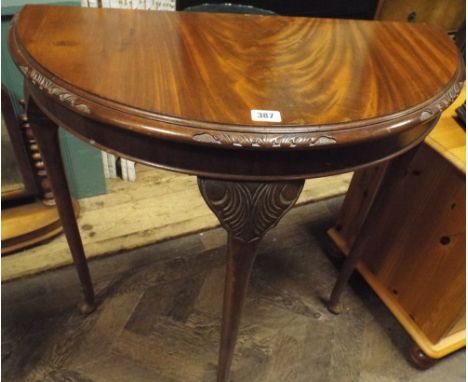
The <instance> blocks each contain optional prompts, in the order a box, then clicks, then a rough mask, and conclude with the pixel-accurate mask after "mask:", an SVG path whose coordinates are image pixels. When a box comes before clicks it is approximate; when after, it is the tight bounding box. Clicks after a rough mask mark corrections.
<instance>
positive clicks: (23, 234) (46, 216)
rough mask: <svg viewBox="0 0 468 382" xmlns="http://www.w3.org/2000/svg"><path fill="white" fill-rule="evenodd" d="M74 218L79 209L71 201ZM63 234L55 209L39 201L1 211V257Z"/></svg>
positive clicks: (76, 203)
mask: <svg viewBox="0 0 468 382" xmlns="http://www.w3.org/2000/svg"><path fill="white" fill-rule="evenodd" d="M73 207H74V210H75V216H76V217H78V215H79V211H80V207H79V204H78V202H77V201H76V200H73ZM62 232H63V229H62V224H61V222H60V218H59V215H58V211H57V208H55V207H50V206H46V205H44V203H42V202H41V201H36V202H32V203H28V204H23V205H19V206H16V207H10V208H6V209H4V210H2V255H7V254H11V253H14V252H17V251H19V250H22V249H25V248H29V247H31V246H33V245H36V244H39V243H42V242H44V241H46V240H48V239H50V238H52V237H54V236H56V235H58V234H60V233H62Z"/></svg>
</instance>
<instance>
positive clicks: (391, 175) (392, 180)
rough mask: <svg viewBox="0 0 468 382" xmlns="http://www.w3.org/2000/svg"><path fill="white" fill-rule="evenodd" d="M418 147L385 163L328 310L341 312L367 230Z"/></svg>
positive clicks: (367, 238)
mask: <svg viewBox="0 0 468 382" xmlns="http://www.w3.org/2000/svg"><path fill="white" fill-rule="evenodd" d="M418 148H419V145H418V146H416V147H415V148H412V149H411V150H409V151H407V152H406V153H404V154H402V155H400V156H398V157H397V158H395V159H393V160H391V161H390V162H389V163H388V164H387V169H386V170H385V174H384V176H383V179H382V182H381V184H380V186H379V189H378V191H377V194H376V195H375V198H374V201H373V203H372V204H371V206H370V208H369V212H368V214H367V217H366V219H365V221H364V223H363V225H362V227H361V230H360V232H359V235H358V236H357V238H356V240H355V241H354V243H353V245H352V246H351V249H350V251H349V254H348V257H347V258H346V260H345V262H344V264H343V266H342V268H341V270H340V273H339V275H338V280H337V281H336V283H335V286H334V287H333V291H332V293H331V296H330V300H329V301H328V303H327V308H328V310H329V311H330V312H332V313H334V314H340V313H341V312H342V310H343V306H342V304H341V302H340V298H341V294H342V293H343V290H344V287H345V286H346V284H347V283H348V281H349V279H350V277H351V275H352V274H353V272H354V270H355V268H356V266H357V264H358V263H359V261H360V260H361V259H362V257H363V255H364V253H365V251H366V248H367V243H368V240H369V238H370V236H369V232H372V229H373V227H374V226H376V225H377V224H378V222H379V220H380V219H381V212H382V210H383V208H384V207H385V205H386V202H387V200H389V197H390V196H391V194H392V193H393V190H394V188H395V186H396V184H397V182H398V181H399V180H400V179H402V178H403V177H404V176H406V173H407V170H408V167H409V164H410V162H411V161H412V159H413V158H414V155H415V154H416V152H417V150H418Z"/></svg>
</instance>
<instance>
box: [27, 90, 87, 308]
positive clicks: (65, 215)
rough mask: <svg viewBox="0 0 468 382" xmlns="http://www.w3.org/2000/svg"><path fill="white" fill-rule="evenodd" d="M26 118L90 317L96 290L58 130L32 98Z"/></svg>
mask: <svg viewBox="0 0 468 382" xmlns="http://www.w3.org/2000/svg"><path fill="white" fill-rule="evenodd" d="M27 115H28V119H29V123H30V126H31V129H32V131H33V133H34V136H35V137H36V140H37V143H38V145H39V149H40V152H41V154H42V158H43V160H44V165H45V166H47V173H48V175H49V179H50V182H51V186H52V189H53V193H54V197H55V201H56V205H57V209H58V213H59V216H60V220H61V222H62V225H63V231H64V233H65V236H66V237H67V242H68V246H69V248H70V252H71V255H72V257H73V261H74V263H75V266H76V269H77V272H78V277H79V279H80V281H81V285H82V288H83V294H84V302H83V303H82V304H80V311H81V312H82V313H85V314H87V313H91V312H92V311H93V310H94V309H95V304H94V289H93V284H92V282H91V277H90V275H89V269H88V264H87V262H86V257H85V254H84V250H83V244H82V242H81V237H80V231H79V229H78V224H77V222H76V218H75V213H74V209H73V200H72V197H71V195H70V190H69V189H68V184H67V178H66V175H65V170H64V168H63V163H62V157H61V153H60V146H59V141H58V139H59V138H58V126H57V125H56V124H55V123H54V122H52V121H51V120H50V119H49V118H47V117H46V116H45V115H44V114H43V113H42V112H41V111H40V110H39V109H38V108H37V106H36V104H35V103H34V102H33V101H31V99H30V98H29V97H28V99H27Z"/></svg>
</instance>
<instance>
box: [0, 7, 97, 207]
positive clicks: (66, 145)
mask: <svg viewBox="0 0 468 382" xmlns="http://www.w3.org/2000/svg"><path fill="white" fill-rule="evenodd" d="M26 3H28V4H33V3H34V4H45V3H51V2H50V1H47V0H3V1H2V71H1V72H2V83H3V84H4V85H5V86H6V87H7V88H8V90H9V91H10V93H11V94H12V97H13V104H14V107H15V110H16V112H17V113H18V114H19V113H20V112H21V111H22V110H21V106H20V105H19V103H18V100H19V99H21V98H22V97H23V76H22V75H21V73H20V71H19V70H18V69H17V68H16V66H15V64H14V63H13V60H12V59H11V56H10V54H9V51H8V45H7V37H8V25H9V23H10V20H9V17H8V16H11V15H13V14H14V13H15V12H17V11H18V10H19V9H20V8H21V6H23V5H24V4H26ZM51 4H61V5H70V6H76V5H80V3H79V2H76V1H68V2H61V3H57V2H54V3H51ZM60 144H61V149H62V154H63V159H64V164H65V169H66V172H67V177H68V181H69V185H70V189H71V192H72V194H73V196H75V197H76V198H84V197H88V196H93V195H99V194H104V193H106V182H105V180H104V171H103V169H102V160H101V153H100V151H99V150H97V149H96V148H94V147H92V146H90V145H88V144H87V143H84V142H82V141H80V140H78V139H77V138H75V137H73V136H72V135H71V134H69V133H67V132H66V131H64V130H62V129H61V130H60Z"/></svg>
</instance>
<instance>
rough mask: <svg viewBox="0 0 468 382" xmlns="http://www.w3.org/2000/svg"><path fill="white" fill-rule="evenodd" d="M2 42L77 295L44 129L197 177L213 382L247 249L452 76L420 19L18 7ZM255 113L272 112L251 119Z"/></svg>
mask: <svg viewBox="0 0 468 382" xmlns="http://www.w3.org/2000/svg"><path fill="white" fill-rule="evenodd" d="M149 36H151V38H149ZM9 43H10V48H11V51H12V56H13V58H14V59H15V61H16V63H17V65H18V66H19V68H20V69H21V70H22V72H23V73H24V75H25V78H26V82H25V89H26V92H27V94H28V96H29V97H28V101H29V103H30V105H32V107H31V108H29V107H28V115H29V113H32V114H33V115H29V118H30V120H31V123H33V122H32V121H33V120H36V119H45V120H47V121H48V122H47V123H46V124H45V126H46V127H39V126H40V124H39V123H37V124H35V125H34V126H35V127H34V128H33V130H34V132H35V134H36V135H37V138H38V141H39V144H40V147H41V149H42V150H43V156H44V160H45V166H46V168H47V170H48V173H49V175H50V177H51V183H52V188H53V191H54V194H55V195H56V198H57V205H58V206H59V209H60V210H61V218H62V220H63V221H64V226H65V228H66V233H67V238H68V239H69V243H70V246H71V248H72V253H73V255H74V256H75V258H76V264H77V266H78V270H79V275H80V276H81V277H82V278H83V276H85V277H84V279H83V280H82V281H84V283H83V284H84V286H85V291H86V293H87V294H86V301H87V302H88V304H91V303H92V289H91V285H90V281H89V277H87V276H86V275H87V269H86V268H84V264H85V262H84V255H83V250H82V244H81V240H80V237H79V232H78V230H77V228H76V224H75V225H73V223H72V220H73V219H72V215H71V211H70V210H71V203H70V199H69V195H68V192H67V190H66V188H64V190H63V189H61V187H62V185H61V183H63V182H65V178H64V176H63V169H62V166H61V163H60V156H59V155H58V154H59V150H58V146H57V140H56V131H57V130H56V125H59V126H61V127H64V128H65V129H67V130H69V131H71V132H72V133H73V134H75V135H76V136H78V137H80V138H81V139H83V140H85V141H87V142H89V143H90V144H93V145H96V146H98V147H103V148H105V149H106V150H109V151H111V152H115V153H118V154H119V155H121V156H124V157H129V158H131V159H133V160H136V161H140V162H143V163H148V164H151V165H154V166H157V167H161V168H165V169H170V170H174V171H180V172H184V173H189V174H194V175H197V176H198V177H199V178H200V180H199V186H200V191H201V193H202V195H203V197H204V199H205V201H206V202H207V204H208V206H209V207H210V208H211V209H212V210H213V211H214V212H215V214H216V216H217V217H218V218H219V220H220V222H221V224H222V225H223V227H224V228H225V229H226V230H227V231H228V232H229V243H228V244H229V245H228V258H229V265H228V268H227V271H228V272H227V277H226V286H225V304H224V319H223V329H222V338H221V351H220V363H219V365H218V381H219V382H221V381H227V380H228V378H229V366H230V362H231V360H232V354H233V350H234V344H235V339H236V332H237V330H238V327H239V320H240V311H241V308H242V305H243V304H242V303H243V298H244V296H245V290H246V288H247V283H248V279H249V274H250V270H251V267H252V263H253V261H254V257H255V250H256V244H257V242H258V241H260V239H261V237H262V236H263V234H264V233H265V231H266V230H268V229H270V228H271V227H273V226H274V225H275V224H276V223H277V222H278V221H279V219H280V218H281V217H282V216H283V214H284V213H285V212H286V211H287V210H288V209H289V208H291V207H292V205H293V204H294V202H295V200H296V198H297V195H298V194H299V192H300V189H301V187H302V183H303V180H304V179H305V178H309V177H318V176H325V175H329V174H334V173H340V172H344V171H349V170H352V169H355V168H361V167H365V166H368V165H369V164H371V163H379V162H382V161H386V160H390V159H392V158H395V157H398V156H399V155H400V154H403V153H405V152H408V151H411V149H412V148H414V147H415V146H417V145H418V144H419V143H420V142H421V141H422V140H423V139H424V137H425V136H426V135H427V134H428V133H429V131H430V130H431V128H432V126H433V124H434V121H435V120H437V118H438V117H439V115H440V112H441V111H442V110H444V109H445V108H447V107H448V106H449V105H450V103H451V102H452V101H453V100H454V99H455V97H456V96H457V95H458V93H459V92H460V89H461V86H462V83H463V80H464V69H463V65H462V61H461V58H460V55H459V53H458V51H457V49H456V47H455V45H454V44H453V42H452V41H451V40H450V38H449V37H448V36H447V35H446V34H445V33H444V32H443V31H442V30H440V29H438V28H434V27H431V26H427V25H420V26H413V25H408V24H402V23H384V22H365V21H349V20H330V19H328V20H327V19H307V18H288V17H277V16H254V15H249V16H244V15H226V14H223V15H222V14H206V13H198V14H196V13H191V14H190V13H165V12H141V11H135V10H132V11H127V10H102V9H80V8H72V7H68V8H67V7H51V6H26V7H24V8H23V10H22V11H21V12H20V13H19V14H18V15H17V16H16V18H15V20H14V21H13V23H12V27H11V30H10V34H9ZM356 52H359V54H356ZM396 57H398V59H395V58H396ZM415 83H417V84H418V86H417V87H415V86H414V84H415ZM36 106H37V108H36ZM253 109H260V110H264V109H265V110H274V111H278V112H279V113H280V115H281V120H280V122H254V121H252V119H251V111H252V110H253ZM39 111H40V112H42V113H43V114H42V115H40V112H39ZM278 121H279V119H278ZM39 135H40V137H39ZM41 142H43V143H44V144H45V148H43V147H42V146H43V145H42V144H41ZM396 161H398V159H396ZM397 163H398V162H397ZM65 223H66V225H65Z"/></svg>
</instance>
